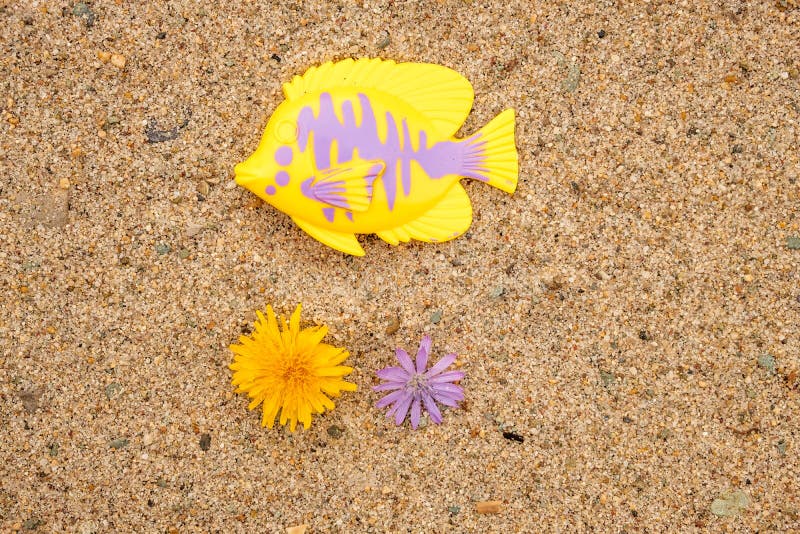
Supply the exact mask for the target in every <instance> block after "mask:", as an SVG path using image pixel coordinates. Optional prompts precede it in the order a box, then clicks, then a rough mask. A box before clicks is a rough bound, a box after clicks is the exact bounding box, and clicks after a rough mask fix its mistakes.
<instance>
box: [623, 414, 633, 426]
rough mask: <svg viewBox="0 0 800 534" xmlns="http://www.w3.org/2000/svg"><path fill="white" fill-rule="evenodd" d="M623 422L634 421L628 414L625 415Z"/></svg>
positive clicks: (629, 422)
mask: <svg viewBox="0 0 800 534" xmlns="http://www.w3.org/2000/svg"><path fill="white" fill-rule="evenodd" d="M622 422H623V423H626V424H631V423H633V419H631V418H630V417H628V416H627V415H626V416H624V417H623V418H622Z"/></svg>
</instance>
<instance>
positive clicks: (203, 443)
mask: <svg viewBox="0 0 800 534" xmlns="http://www.w3.org/2000/svg"><path fill="white" fill-rule="evenodd" d="M210 448H211V434H208V433H204V434H200V449H202V450H204V451H207V450H208V449H210Z"/></svg>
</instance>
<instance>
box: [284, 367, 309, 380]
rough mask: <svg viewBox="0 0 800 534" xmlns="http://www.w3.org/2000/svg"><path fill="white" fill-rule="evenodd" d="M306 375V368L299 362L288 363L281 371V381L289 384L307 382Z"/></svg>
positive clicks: (307, 373)
mask: <svg viewBox="0 0 800 534" xmlns="http://www.w3.org/2000/svg"><path fill="white" fill-rule="evenodd" d="M308 375H309V370H308V367H306V366H305V365H303V364H302V363H299V362H293V363H290V364H289V365H287V366H286V367H285V368H284V369H283V380H284V381H285V382H288V383H291V384H296V383H298V382H304V381H306V380H308Z"/></svg>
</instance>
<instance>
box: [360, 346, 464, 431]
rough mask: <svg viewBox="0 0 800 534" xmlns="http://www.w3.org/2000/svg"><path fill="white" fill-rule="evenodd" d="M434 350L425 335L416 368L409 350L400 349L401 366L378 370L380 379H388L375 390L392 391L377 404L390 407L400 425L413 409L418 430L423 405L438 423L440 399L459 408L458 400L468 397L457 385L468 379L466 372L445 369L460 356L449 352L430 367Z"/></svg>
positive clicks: (440, 416) (414, 424)
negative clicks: (429, 362) (429, 359)
mask: <svg viewBox="0 0 800 534" xmlns="http://www.w3.org/2000/svg"><path fill="white" fill-rule="evenodd" d="M430 350H431V338H430V337H428V336H425V337H423V338H422V341H421V342H420V344H419V351H417V362H416V367H415V366H414V363H413V362H412V361H411V357H410V356H409V355H408V353H407V352H406V351H404V350H403V349H400V348H398V349H397V350H396V351H395V352H396V354H397V360H398V361H399V362H400V366H399V367H397V366H395V367H387V368H385V369H381V370H380V371H378V372H377V373H376V374H377V375H378V378H381V379H382V380H384V381H385V382H384V383H382V384H379V385H377V386H374V387H373V388H372V389H374V390H375V391H391V393H389V394H388V395H386V396H385V397H383V398H382V399H381V400H379V401H378V402H377V404H376V406H377V407H378V408H385V407H386V406H390V408H389V410H388V412H387V413H386V417H391V416H392V415H394V422H395V424H397V425H402V424H403V421H405V419H406V415H408V412H409V409H410V410H411V427H412V428H414V429H416V428H417V425H419V418H420V415H421V413H422V407H423V405H424V406H425V410H427V412H428V414H430V418H431V421H433V422H434V423H436V424H437V425H438V424H439V423H441V422H442V413H441V412H440V411H439V407H438V406H436V403H437V402H440V403H442V404H444V405H445V406H451V407H454V408H456V407H458V403H459V402H461V401H462V400H464V390H462V389H461V386H458V385H456V384H453V382H455V381H457V380H461V379H462V378H464V373H463V372H461V371H447V372H444V371H445V369H447V368H448V367H450V365H451V364H452V363H453V362H454V361H456V355H455V354H447V355H446V356H445V357H444V358H442V359H441V360H439V361H438V362H437V363H436V365H434V366H433V367H431V368H430V369H427V370H426V368H427V367H428V354H429V353H430Z"/></svg>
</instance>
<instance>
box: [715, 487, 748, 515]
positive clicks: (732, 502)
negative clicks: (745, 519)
mask: <svg viewBox="0 0 800 534" xmlns="http://www.w3.org/2000/svg"><path fill="white" fill-rule="evenodd" d="M748 506H750V498H749V497H748V496H747V494H746V493H745V492H743V491H742V490H734V491H726V492H723V493H722V494H721V495H720V496H719V497H717V498H716V499H714V502H712V503H711V513H712V514H714V515H716V516H720V517H730V516H734V515H739V514H740V513H741V512H743V511H744V510H746V509H747V507H748Z"/></svg>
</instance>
